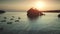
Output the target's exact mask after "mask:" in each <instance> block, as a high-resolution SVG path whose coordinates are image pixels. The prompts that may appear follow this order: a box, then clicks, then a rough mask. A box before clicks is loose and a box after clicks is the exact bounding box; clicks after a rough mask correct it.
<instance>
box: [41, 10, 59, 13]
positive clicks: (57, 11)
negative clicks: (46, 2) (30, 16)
mask: <svg viewBox="0 0 60 34" xmlns="http://www.w3.org/2000/svg"><path fill="white" fill-rule="evenodd" d="M42 12H47V13H49V12H51V13H60V10H48V11H42Z"/></svg>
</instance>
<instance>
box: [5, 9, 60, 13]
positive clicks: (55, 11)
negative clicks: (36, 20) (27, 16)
mask: <svg viewBox="0 0 60 34" xmlns="http://www.w3.org/2000/svg"><path fill="white" fill-rule="evenodd" d="M4 11H5V12H27V10H4ZM42 12H45V13H60V10H46V11H42Z"/></svg>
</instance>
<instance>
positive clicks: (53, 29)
mask: <svg viewBox="0 0 60 34" xmlns="http://www.w3.org/2000/svg"><path fill="white" fill-rule="evenodd" d="M26 14H27V13H26V12H6V13H4V14H0V30H1V27H2V28H3V30H2V31H0V34H59V32H60V18H58V17H57V16H58V14H59V13H45V14H46V15H45V16H39V17H38V18H37V19H34V20H30V19H29V18H28V17H27V15H26ZM12 16H14V17H12ZM4 17H6V18H4ZM19 17H20V18H21V19H18V18H19ZM11 19H13V20H11ZM3 20H5V22H1V21H3ZM16 20H19V21H18V22H15V21H16ZM8 22H12V24H7V23H8Z"/></svg>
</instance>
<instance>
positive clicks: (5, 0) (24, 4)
mask: <svg viewBox="0 0 60 34" xmlns="http://www.w3.org/2000/svg"><path fill="white" fill-rule="evenodd" d="M37 2H42V3H44V4H45V5H44V7H43V8H42V9H41V10H60V0H0V9H4V10H28V9H29V8H31V7H35V4H36V3H37ZM37 8H38V7H37Z"/></svg>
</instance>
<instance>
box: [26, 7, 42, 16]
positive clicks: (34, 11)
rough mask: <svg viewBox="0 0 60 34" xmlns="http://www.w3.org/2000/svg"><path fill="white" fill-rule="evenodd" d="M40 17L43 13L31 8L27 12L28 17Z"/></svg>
mask: <svg viewBox="0 0 60 34" xmlns="http://www.w3.org/2000/svg"><path fill="white" fill-rule="evenodd" d="M41 15H43V13H42V12H41V11H39V10H37V9H33V8H31V9H29V10H28V11H27V16H28V17H38V16H41Z"/></svg>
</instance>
